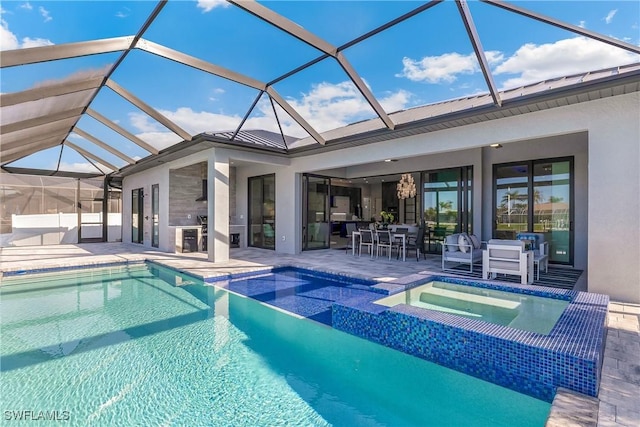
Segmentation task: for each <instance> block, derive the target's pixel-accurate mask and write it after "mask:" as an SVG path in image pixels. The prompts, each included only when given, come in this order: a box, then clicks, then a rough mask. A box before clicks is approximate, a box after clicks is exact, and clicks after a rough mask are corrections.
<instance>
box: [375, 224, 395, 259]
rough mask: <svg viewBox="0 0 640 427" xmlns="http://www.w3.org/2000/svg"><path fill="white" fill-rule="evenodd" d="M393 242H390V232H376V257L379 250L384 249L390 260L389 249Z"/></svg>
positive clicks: (378, 254)
mask: <svg viewBox="0 0 640 427" xmlns="http://www.w3.org/2000/svg"><path fill="white" fill-rule="evenodd" d="M392 247H393V242H392V241H391V232H390V231H389V230H378V238H377V242H376V257H378V256H380V249H386V250H387V253H388V255H389V259H391V248H392Z"/></svg>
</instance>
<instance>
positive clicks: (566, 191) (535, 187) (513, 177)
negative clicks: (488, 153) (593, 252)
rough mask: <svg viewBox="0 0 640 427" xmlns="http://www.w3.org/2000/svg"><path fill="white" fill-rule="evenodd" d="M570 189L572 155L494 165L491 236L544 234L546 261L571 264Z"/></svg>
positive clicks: (571, 201) (571, 181)
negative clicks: (492, 225)
mask: <svg viewBox="0 0 640 427" xmlns="http://www.w3.org/2000/svg"><path fill="white" fill-rule="evenodd" d="M573 191H574V190H573V157H571V158H560V159H543V160H534V161H526V162H518V163H508V164H500V165H495V166H494V201H495V203H494V218H495V221H494V230H493V236H494V237H495V238H498V239H515V238H516V235H517V234H518V233H519V232H535V233H543V234H544V237H545V239H544V240H545V242H547V243H548V244H549V261H550V262H554V263H558V264H568V265H573V217H574V212H573V205H574V203H573ZM531 207H533V208H531Z"/></svg>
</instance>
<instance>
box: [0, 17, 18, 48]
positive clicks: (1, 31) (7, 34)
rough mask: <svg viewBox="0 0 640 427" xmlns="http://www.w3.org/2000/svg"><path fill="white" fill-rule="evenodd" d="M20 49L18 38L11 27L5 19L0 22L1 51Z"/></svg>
mask: <svg viewBox="0 0 640 427" xmlns="http://www.w3.org/2000/svg"><path fill="white" fill-rule="evenodd" d="M18 47H20V44H19V43H18V37H16V35H15V34H13V33H12V32H11V31H10V30H9V25H8V24H7V22H6V21H5V20H4V19H2V20H0V50H13V49H17V48H18Z"/></svg>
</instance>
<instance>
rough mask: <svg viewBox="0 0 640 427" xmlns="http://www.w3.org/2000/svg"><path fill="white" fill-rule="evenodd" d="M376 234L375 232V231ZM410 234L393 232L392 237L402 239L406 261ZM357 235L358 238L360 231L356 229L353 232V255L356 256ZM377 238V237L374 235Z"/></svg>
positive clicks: (403, 254) (404, 259)
mask: <svg viewBox="0 0 640 427" xmlns="http://www.w3.org/2000/svg"><path fill="white" fill-rule="evenodd" d="M374 235H375V233H374ZM408 236H409V234H408V233H393V232H392V233H391V238H392V239H394V240H401V241H402V261H406V255H407V250H406V247H407V237H408ZM356 237H358V239H359V238H360V231H359V230H356V231H353V232H351V255H353V256H355V255H356ZM374 238H375V237H374Z"/></svg>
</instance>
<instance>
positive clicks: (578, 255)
mask: <svg viewBox="0 0 640 427" xmlns="http://www.w3.org/2000/svg"><path fill="white" fill-rule="evenodd" d="M638 117H640V94H639V93H637V92H634V93H631V94H626V95H619V96H615V97H609V98H605V99H600V100H595V101H589V102H583V103H580V104H575V105H569V106H564V107H557V108H554V109H550V110H542V111H537V112H533V113H528V114H524V115H519V116H512V117H508V118H503V119H496V120H492V121H488V122H483V123H478V124H473V125H467V126H461V127H457V128H452V129H446V130H442V131H438V132H431V133H428V134H422V135H415V136H411V137H406V138H400V139H396V140H392V141H385V142H379V143H373V144H368V145H366V146H363V147H351V148H345V149H342V150H336V151H331V152H326V153H320V154H315V155H310V156H305V157H296V158H291V159H286V158H278V157H276V156H268V155H259V154H253V153H247V152H237V151H234V150H228V153H227V155H228V157H229V158H230V159H240V160H242V161H241V162H239V165H238V166H237V167H236V177H237V180H236V185H237V188H236V199H235V203H236V218H237V220H238V221H239V222H240V223H244V224H246V222H247V202H248V200H247V197H248V196H247V194H248V193H247V179H248V178H249V177H251V176H258V175H264V174H270V173H275V175H276V252H278V253H291V254H293V253H297V252H299V251H300V250H301V241H302V239H301V235H300V230H301V214H300V213H301V202H300V200H301V191H300V182H301V179H300V177H301V174H302V173H304V172H317V171H323V170H324V171H326V170H329V169H336V168H346V171H347V175H348V176H362V174H364V173H366V174H367V175H377V174H387V173H397V172H405V171H419V170H428V169H440V168H445V167H450V166H464V165H473V166H474V189H475V190H476V191H475V192H474V207H475V209H474V224H476V225H479V226H480V227H481V230H476V232H478V234H480V235H481V236H482V237H483V238H487V237H489V236H490V233H491V221H492V204H493V201H492V189H491V185H492V184H491V182H492V178H491V174H492V164H494V163H502V162H505V161H518V160H528V159H541V158H552V157H561V156H567V155H571V156H575V184H576V185H575V189H576V193H575V203H576V223H575V232H576V233H575V234H576V240H575V243H576V244H575V265H576V267H578V268H583V267H584V268H586V269H587V272H586V274H588V286H589V290H590V291H593V292H599V293H606V294H609V295H610V296H611V298H612V299H613V300H617V301H625V302H636V303H640V269H639V268H638V263H639V261H640V215H639V213H638V212H639V210H640V148H639V147H640V123H639V119H638ZM492 143H501V144H502V145H503V149H502V150H489V149H487V148H486V147H487V146H488V145H489V144H492ZM585 147H586V149H585ZM190 157H193V158H192V159H181V161H180V162H181V163H183V164H189V163H185V162H189V161H190V162H191V163H195V162H197V161H199V160H206V158H207V154H206V153H199V154H198V155H194V156H190ZM386 158H397V159H408V160H403V161H402V162H400V161H399V162H397V163H384V162H383V160H384V159H386ZM173 163H175V162H173ZM173 163H172V166H171V167H177V166H175V165H174V164H173ZM163 167H164V168H167V169H160V170H164V172H163V173H162V174H161V176H158V177H157V178H156V175H155V174H157V173H159V172H158V171H155V169H153V170H150V171H146V172H143V173H141V174H138V175H136V176H131V177H128V178H127V179H126V180H125V187H124V188H125V192H124V193H123V194H124V196H123V197H124V200H123V205H124V212H125V214H124V220H123V230H124V231H123V236H124V239H125V241H130V239H131V237H130V233H129V231H128V230H130V212H131V206H130V202H131V200H130V197H131V196H130V194H131V189H132V188H138V187H141V186H145V185H147V186H148V187H149V189H150V185H151V183H152V182H151V181H149V179H151V178H153V179H156V181H157V180H158V179H168V167H169V166H168V165H164V166H163ZM400 167H401V169H398V168H400ZM165 175H166V177H167V178H165ZM147 182H149V184H146V183H147ZM161 185H162V181H161ZM164 185H167V182H165V183H164ZM165 188H167V187H165ZM479 189H482V190H481V191H478V190H479ZM145 190H146V187H145ZM161 192H162V191H161ZM145 194H146V191H145ZM161 202H162V200H161ZM165 203H166V201H165ZM161 204H162V203H161ZM145 209H147V208H146V200H145ZM127 212H128V214H127ZM145 212H147V211H145ZM161 215H162V216H164V217H165V218H166V207H165V212H164V215H163V212H162V208H161ZM164 226H166V224H164V225H163V224H162V223H161V229H162V227H164ZM148 229H149V230H150V225H148V224H147V222H145V244H147V235H148ZM149 235H150V234H149ZM161 242H162V239H161ZM587 265H588V268H587Z"/></svg>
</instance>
